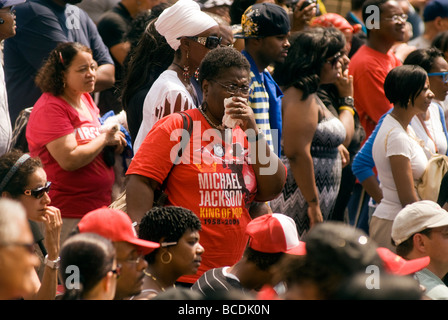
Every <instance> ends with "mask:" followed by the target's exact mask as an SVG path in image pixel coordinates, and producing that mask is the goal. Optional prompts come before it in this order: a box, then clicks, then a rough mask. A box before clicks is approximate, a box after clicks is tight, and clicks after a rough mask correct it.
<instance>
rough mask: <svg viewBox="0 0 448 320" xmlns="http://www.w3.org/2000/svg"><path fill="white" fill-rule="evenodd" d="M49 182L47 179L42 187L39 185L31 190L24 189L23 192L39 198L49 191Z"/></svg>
mask: <svg viewBox="0 0 448 320" xmlns="http://www.w3.org/2000/svg"><path fill="white" fill-rule="evenodd" d="M50 186H51V182H50V181H47V183H46V184H45V186H44V187H40V188H37V189H33V190H25V191H23V193H24V194H25V195H27V196H31V197H34V198H36V199H40V198H42V197H43V196H44V194H45V193H48V191H50Z"/></svg>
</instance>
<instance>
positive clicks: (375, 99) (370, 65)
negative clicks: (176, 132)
mask: <svg viewBox="0 0 448 320" xmlns="http://www.w3.org/2000/svg"><path fill="white" fill-rule="evenodd" d="M401 64H402V63H401V61H400V60H399V59H398V58H397V57H396V56H395V55H394V53H393V52H392V51H389V52H388V53H387V54H384V53H381V52H379V51H376V50H374V49H372V48H369V47H368V46H366V45H363V46H362V47H361V48H359V49H358V51H356V53H355V54H354V55H353V57H352V59H351V61H350V64H349V73H350V74H351V75H353V98H354V99H355V108H356V111H358V114H359V120H360V122H361V125H362V126H363V127H364V130H365V131H366V139H367V138H368V137H369V136H370V134H371V133H372V131H373V129H375V126H376V124H377V123H378V121H379V119H380V118H381V116H382V115H383V114H385V113H386V112H387V111H389V109H390V108H392V107H393V105H392V104H391V103H390V101H389V100H388V99H387V98H386V94H385V93H384V80H385V79H386V76H387V74H388V73H389V71H390V70H392V69H393V68H395V67H398V66H400V65H401Z"/></svg>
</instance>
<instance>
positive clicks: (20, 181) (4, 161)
mask: <svg viewBox="0 0 448 320" xmlns="http://www.w3.org/2000/svg"><path fill="white" fill-rule="evenodd" d="M22 155H23V152H22V151H20V150H16V149H13V150H11V151H9V152H7V153H5V154H4V155H2V156H1V157H0V177H1V179H3V178H4V177H5V176H6V174H7V173H8V172H9V170H10V169H11V168H12V166H14V164H15V163H16V161H17V160H18V159H19V158H20V157H21V156H22ZM38 168H43V165H42V162H41V161H40V159H39V158H29V159H27V160H26V161H25V162H24V163H23V164H22V165H21V166H20V167H19V169H18V170H17V171H16V173H14V175H13V176H12V177H11V179H10V180H9V182H8V183H7V184H6V186H5V187H4V188H3V190H1V192H4V191H6V192H8V193H9V194H10V195H11V197H13V198H14V199H16V198H18V197H19V196H20V195H21V194H23V191H24V190H25V189H26V186H27V185H28V179H29V176H30V175H32V174H33V173H34V172H35V171H36V170H37V169H38Z"/></svg>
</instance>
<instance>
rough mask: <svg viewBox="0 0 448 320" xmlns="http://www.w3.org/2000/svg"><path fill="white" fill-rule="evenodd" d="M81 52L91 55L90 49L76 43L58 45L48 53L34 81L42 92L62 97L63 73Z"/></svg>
mask: <svg viewBox="0 0 448 320" xmlns="http://www.w3.org/2000/svg"><path fill="white" fill-rule="evenodd" d="M81 51H84V52H88V53H90V54H92V50H91V49H90V48H88V47H86V46H85V45H83V44H81V43H78V42H63V43H60V44H58V45H57V46H56V48H55V49H53V51H51V52H50V54H49V56H48V59H47V60H46V61H45V63H44V65H43V66H42V67H41V68H40V69H39V71H38V72H37V75H36V78H35V80H34V82H35V83H36V85H37V86H38V87H39V88H40V89H41V90H42V92H49V93H51V94H53V95H54V96H60V95H62V93H63V92H64V88H65V80H64V72H65V71H67V69H68V68H69V67H70V65H71V63H72V61H73V59H74V58H75V57H76V55H77V54H78V52H81Z"/></svg>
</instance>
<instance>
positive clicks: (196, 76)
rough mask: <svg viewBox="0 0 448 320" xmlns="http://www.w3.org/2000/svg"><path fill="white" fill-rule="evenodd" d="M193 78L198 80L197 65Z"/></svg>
mask: <svg viewBox="0 0 448 320" xmlns="http://www.w3.org/2000/svg"><path fill="white" fill-rule="evenodd" d="M194 78H195V79H196V81H198V80H199V67H198V68H197V69H196V71H195V72H194Z"/></svg>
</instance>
